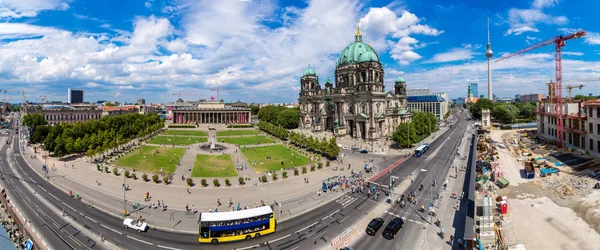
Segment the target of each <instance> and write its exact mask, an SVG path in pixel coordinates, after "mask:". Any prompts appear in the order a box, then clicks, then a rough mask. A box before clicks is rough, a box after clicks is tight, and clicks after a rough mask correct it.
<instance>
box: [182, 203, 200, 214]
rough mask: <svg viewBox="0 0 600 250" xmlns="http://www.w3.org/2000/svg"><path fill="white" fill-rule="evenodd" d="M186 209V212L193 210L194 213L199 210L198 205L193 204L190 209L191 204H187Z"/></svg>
mask: <svg viewBox="0 0 600 250" xmlns="http://www.w3.org/2000/svg"><path fill="white" fill-rule="evenodd" d="M185 211H186V212H192V213H194V214H195V213H197V212H198V210H196V206H195V205H192V209H190V205H189V204H185Z"/></svg>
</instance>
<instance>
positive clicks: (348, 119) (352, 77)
mask: <svg viewBox="0 0 600 250" xmlns="http://www.w3.org/2000/svg"><path fill="white" fill-rule="evenodd" d="M383 76H384V71H383V67H382V64H381V61H380V60H379V56H378V55H377V52H376V51H375V50H374V49H373V48H372V47H371V46H370V45H369V44H366V43H363V41H362V35H361V34H360V28H357V30H356V35H355V37H354V42H353V43H351V44H350V45H348V46H346V48H345V49H344V50H343V51H342V53H341V54H340V58H339V59H338V61H337V63H336V69H335V84H334V83H332V81H331V80H330V79H329V78H328V79H327V80H326V82H325V84H324V88H323V87H321V84H320V83H319V77H318V76H317V73H316V72H315V71H314V70H313V69H312V68H311V67H310V65H309V67H308V68H307V69H306V70H304V72H303V74H302V77H301V78H300V84H301V88H300V97H299V98H298V102H299V105H300V126H301V128H302V129H310V130H313V131H330V132H332V133H334V134H335V135H336V136H350V137H352V138H359V139H363V140H375V139H382V138H385V137H386V136H391V134H392V133H393V132H394V131H395V130H396V128H397V127H398V125H399V124H400V123H404V122H410V118H411V114H410V112H409V111H408V109H407V102H406V82H405V81H404V79H403V78H402V77H398V79H396V81H395V84H394V89H393V91H387V92H386V91H385V86H384V81H383Z"/></svg>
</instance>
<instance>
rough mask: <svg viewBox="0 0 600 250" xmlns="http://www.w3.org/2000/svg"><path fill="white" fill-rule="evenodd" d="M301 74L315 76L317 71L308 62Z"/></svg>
mask: <svg viewBox="0 0 600 250" xmlns="http://www.w3.org/2000/svg"><path fill="white" fill-rule="evenodd" d="M302 76H317V72H315V70H314V69H312V68H311V67H310V64H309V65H308V68H306V69H305V70H304V72H303V73H302Z"/></svg>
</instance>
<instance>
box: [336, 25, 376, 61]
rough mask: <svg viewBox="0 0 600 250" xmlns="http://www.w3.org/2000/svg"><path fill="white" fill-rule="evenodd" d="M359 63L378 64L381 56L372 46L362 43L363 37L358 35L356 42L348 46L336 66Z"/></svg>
mask: <svg viewBox="0 0 600 250" xmlns="http://www.w3.org/2000/svg"><path fill="white" fill-rule="evenodd" d="M359 62H378V63H381V61H379V56H378V55H377V52H376V51H375V50H374V49H373V47H371V46H370V45H368V44H366V43H363V42H362V35H360V33H357V34H356V36H355V39H354V42H353V43H351V44H350V45H348V46H346V48H344V50H343V51H342V53H341V54H340V58H339V59H338V61H337V63H336V65H337V66H341V65H344V64H354V63H359Z"/></svg>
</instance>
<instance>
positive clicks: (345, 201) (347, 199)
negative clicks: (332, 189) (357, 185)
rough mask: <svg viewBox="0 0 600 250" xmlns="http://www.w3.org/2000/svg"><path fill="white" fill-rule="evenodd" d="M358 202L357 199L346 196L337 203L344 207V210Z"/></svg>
mask: <svg viewBox="0 0 600 250" xmlns="http://www.w3.org/2000/svg"><path fill="white" fill-rule="evenodd" d="M356 200H358V198H357V197H354V196H352V195H348V194H345V195H343V196H342V197H340V198H338V199H337V200H335V202H337V203H338V204H340V205H342V208H346V207H347V206H349V205H350V204H352V203H353V202H354V201H356Z"/></svg>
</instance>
